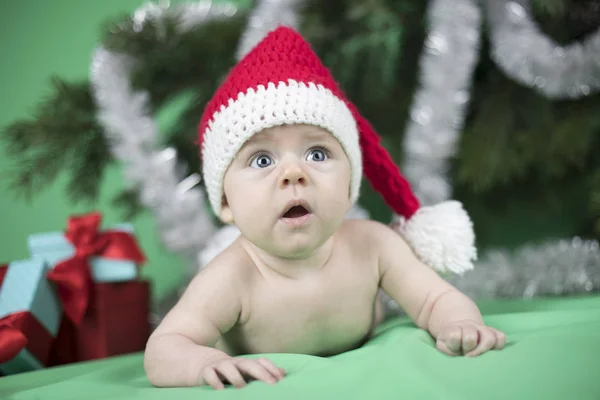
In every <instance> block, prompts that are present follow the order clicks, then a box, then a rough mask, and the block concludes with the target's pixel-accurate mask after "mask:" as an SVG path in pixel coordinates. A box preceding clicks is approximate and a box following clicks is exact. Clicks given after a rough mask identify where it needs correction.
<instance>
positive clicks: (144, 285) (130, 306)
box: [50, 281, 150, 365]
mask: <svg viewBox="0 0 600 400" xmlns="http://www.w3.org/2000/svg"><path fill="white" fill-rule="evenodd" d="M149 313H150V285H149V283H148V282H147V281H128V282H120V283H95V284H94V285H93V289H92V296H91V297H90V303H89V307H88V309H87V311H86V313H85V315H84V317H83V319H82V321H81V323H80V324H79V325H78V326H77V327H75V326H74V324H73V323H72V322H71V321H70V320H69V319H68V318H63V321H62V324H61V328H60V331H59V334H58V337H57V340H56V343H55V346H54V348H53V351H52V353H51V360H50V363H51V364H52V365H58V364H66V363H70V362H75V361H87V360H94V359H100V358H106V357H111V356H116V355H120V354H127V353H135V352H140V351H144V349H145V347H146V342H147V341H148V338H149V336H150V324H149V319H148V317H149Z"/></svg>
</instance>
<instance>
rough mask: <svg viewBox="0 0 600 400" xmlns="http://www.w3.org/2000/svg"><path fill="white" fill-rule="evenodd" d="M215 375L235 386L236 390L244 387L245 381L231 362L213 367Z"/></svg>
mask: <svg viewBox="0 0 600 400" xmlns="http://www.w3.org/2000/svg"><path fill="white" fill-rule="evenodd" d="M215 369H216V370H217V373H218V374H220V375H221V376H222V377H223V378H225V379H226V380H227V382H229V383H230V384H232V385H233V386H235V387H236V388H242V387H244V386H246V381H245V380H244V377H243V376H242V374H241V373H240V371H238V369H237V366H236V365H234V364H233V362H231V361H229V360H228V361H227V362H223V363H219V364H217V365H216V366H215Z"/></svg>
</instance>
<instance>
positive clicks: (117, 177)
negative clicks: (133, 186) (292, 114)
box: [0, 0, 247, 300]
mask: <svg viewBox="0 0 600 400" xmlns="http://www.w3.org/2000/svg"><path fill="white" fill-rule="evenodd" d="M181 2H183V1H181V0H179V1H177V0H171V4H176V3H181ZM145 3H146V2H145V1H143V0H95V1H92V0H0V60H1V61H0V93H1V96H2V106H1V107H0V127H2V128H3V127H5V126H7V125H8V124H10V123H12V122H14V121H15V120H17V119H23V118H26V117H28V116H29V115H31V113H32V112H33V111H34V109H35V107H36V105H37V104H38V102H39V101H40V100H41V99H42V98H44V96H47V95H49V94H50V78H51V76H52V75H57V76H60V77H62V78H64V79H67V80H69V81H78V80H85V79H87V76H88V71H89V67H90V60H91V55H92V52H93V50H94V48H95V47H96V46H97V45H98V44H99V41H100V38H101V32H102V28H103V27H104V24H105V22H106V21H108V20H113V19H114V18H120V17H122V16H125V15H127V14H129V13H132V12H133V11H134V10H135V9H136V8H138V7H139V6H141V5H143V4H145ZM237 3H247V1H243V0H242V1H237ZM164 114H165V115H162V114H161V118H160V120H159V123H160V124H166V123H169V119H171V120H172V119H173V113H169V111H168V110H167V111H166V112H165V113H164ZM198 118H200V116H198ZM9 166H10V162H9V160H7V158H6V156H4V151H3V149H1V148H0V171H1V173H2V176H0V263H4V262H9V261H10V260H17V259H23V258H27V257H29V254H28V251H27V236H28V235H29V234H31V233H35V232H46V231H56V230H62V229H64V227H65V225H66V221H67V219H68V217H69V215H72V214H74V213H82V212H88V211H91V210H99V211H101V212H102V213H103V216H104V219H103V223H104V224H105V225H110V224H113V223H118V222H121V220H120V215H119V210H118V209H116V208H114V207H113V206H112V205H111V200H112V198H113V197H114V196H115V195H116V194H118V193H119V192H120V190H121V189H122V188H123V184H124V182H123V179H122V175H121V170H120V168H119V166H117V165H115V166H114V167H112V168H110V170H109V172H108V173H107V174H106V176H105V179H104V181H103V185H102V190H101V199H100V201H99V202H98V203H97V204H80V205H77V206H75V205H73V204H72V203H71V202H70V201H69V199H68V197H67V195H66V180H65V179H59V180H58V181H57V182H56V183H55V184H52V185H51V186H50V187H49V188H48V189H47V190H44V191H42V192H40V193H39V194H37V195H36V196H35V197H34V198H33V199H32V201H26V200H25V199H22V198H17V197H16V196H15V194H14V192H11V191H10V190H9V188H8V186H7V179H6V178H5V177H6V174H7V173H9V171H8V169H9ZM131 222H132V223H133V224H134V226H135V230H136V235H137V237H138V239H139V241H140V243H141V246H142V248H143V250H144V251H145V253H146V255H147V256H148V260H149V261H148V262H147V263H146V264H145V266H144V268H143V272H142V275H143V276H145V277H148V278H150V279H152V281H153V283H154V286H153V290H154V294H155V300H160V299H161V298H162V297H164V296H166V295H167V294H168V293H169V292H170V291H171V290H172V289H175V288H177V287H178V286H179V285H180V284H181V283H182V279H183V277H184V268H185V266H186V265H185V262H184V260H183V259H181V258H180V257H178V256H176V255H174V254H171V253H169V252H168V251H167V250H166V249H165V247H164V246H163V245H162V243H161V242H160V238H159V235H158V232H157V230H156V226H155V222H154V219H153V218H152V216H151V215H150V213H149V212H147V213H144V214H143V215H142V216H139V217H137V218H136V219H135V220H133V221H131Z"/></svg>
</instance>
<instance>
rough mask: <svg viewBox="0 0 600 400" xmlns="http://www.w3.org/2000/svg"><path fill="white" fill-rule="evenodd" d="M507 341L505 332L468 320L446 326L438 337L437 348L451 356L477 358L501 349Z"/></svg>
mask: <svg viewBox="0 0 600 400" xmlns="http://www.w3.org/2000/svg"><path fill="white" fill-rule="evenodd" d="M505 341H506V336H505V335H504V333H503V332H500V331H499V330H497V329H494V328H491V327H489V326H486V325H482V324H481V323H478V322H475V321H470V320H466V321H457V322H453V323H450V324H448V325H446V326H445V327H444V328H443V329H442V331H441V332H440V334H439V335H438V337H437V343H436V347H437V348H438V350H440V351H442V352H444V353H446V354H448V355H451V356H456V355H461V354H462V355H465V356H467V357H475V356H478V355H480V354H483V353H485V352H486V351H488V350H491V349H497V350H499V349H501V348H502V347H504V343H505Z"/></svg>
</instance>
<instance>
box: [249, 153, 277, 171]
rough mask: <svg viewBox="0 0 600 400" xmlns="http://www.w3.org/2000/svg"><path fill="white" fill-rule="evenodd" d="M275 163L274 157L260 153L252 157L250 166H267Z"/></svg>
mask: <svg viewBox="0 0 600 400" xmlns="http://www.w3.org/2000/svg"><path fill="white" fill-rule="evenodd" d="M271 164H273V159H272V158H271V156H269V155H267V154H259V155H257V156H256V157H254V158H253V159H252V163H251V164H250V166H251V167H252V168H267V167H268V166H270V165H271Z"/></svg>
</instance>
